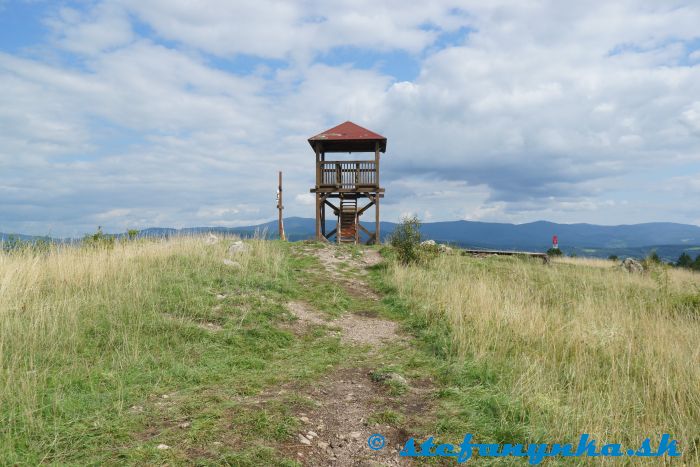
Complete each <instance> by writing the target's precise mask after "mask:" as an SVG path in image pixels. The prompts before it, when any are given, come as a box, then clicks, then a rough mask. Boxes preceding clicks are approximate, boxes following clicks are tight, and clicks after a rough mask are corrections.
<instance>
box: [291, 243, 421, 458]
mask: <svg viewBox="0 0 700 467" xmlns="http://www.w3.org/2000/svg"><path fill="white" fill-rule="evenodd" d="M303 251H304V252H305V253H308V254H313V255H315V256H316V257H317V258H318V259H319V260H320V262H321V264H322V265H323V266H324V268H325V272H326V273H327V275H328V276H330V277H332V278H333V279H334V280H336V281H337V283H339V284H341V285H342V286H343V287H344V289H345V290H346V291H347V292H348V294H350V295H351V296H352V297H355V298H357V299H361V300H380V297H379V296H378V295H377V294H376V293H375V292H373V291H372V290H371V289H370V287H369V286H368V284H367V283H366V282H365V281H364V280H363V278H362V277H363V276H364V275H366V274H367V268H368V267H370V266H372V265H375V264H377V263H379V262H381V256H380V255H379V253H378V252H377V251H376V250H372V249H363V250H360V251H361V254H360V255H357V252H356V251H355V254H352V253H350V252H348V251H347V250H344V249H342V248H337V247H334V246H325V247H323V248H304V249H303ZM288 309H289V310H290V312H292V313H293V314H294V315H295V316H296V317H297V318H298V321H297V322H296V324H295V331H296V332H305V331H306V330H307V329H308V328H309V327H311V326H313V325H324V326H328V327H329V328H331V329H334V330H336V331H335V332H337V333H338V335H339V336H340V338H341V341H342V342H345V343H346V344H351V345H362V346H365V347H366V348H367V352H366V354H365V355H366V356H367V358H366V359H365V360H366V361H361V362H354V363H355V365H351V366H347V367H342V368H339V369H337V370H334V371H333V372H331V373H330V374H328V375H326V376H325V377H324V378H322V379H321V380H320V381H317V382H315V383H314V386H313V387H312V388H310V389H309V388H307V392H306V394H307V396H308V397H309V398H310V399H312V400H313V402H314V403H315V408H314V409H313V410H307V411H306V412H299V413H297V414H296V415H297V416H298V418H299V419H300V421H301V422H302V423H303V429H302V431H300V432H299V433H298V434H297V437H296V440H295V442H293V443H292V444H289V445H287V446H285V447H284V448H283V449H284V450H285V451H286V453H287V455H289V457H293V458H296V459H297V460H298V461H299V462H301V463H302V464H303V465H307V466H321V465H339V466H346V465H347V466H371V465H386V466H395V465H409V464H411V462H410V461H409V460H408V459H406V458H402V457H400V456H399V455H398V453H399V450H400V449H401V447H402V446H403V444H404V443H405V441H406V440H407V439H408V438H409V437H410V436H411V434H410V433H409V432H407V431H406V429H405V428H403V426H410V424H411V423H412V422H415V421H416V420H420V419H425V417H426V414H427V413H430V410H429V406H430V400H431V399H430V394H431V389H432V388H431V385H430V384H429V382H426V381H407V380H406V379H405V378H404V377H403V376H401V375H399V374H395V373H387V374H378V373H377V372H376V371H374V370H375V369H376V364H377V361H376V359H375V360H374V361H372V357H373V356H376V355H377V354H378V353H379V352H380V351H381V349H382V348H383V346H385V345H390V344H392V343H397V342H400V341H402V340H404V341H405V340H406V339H407V338H406V337H405V336H402V335H401V334H400V332H399V330H398V326H397V324H396V323H395V322H394V321H390V320H387V319H383V318H381V317H377V316H371V313H363V312H361V311H360V312H355V313H345V314H343V315H342V316H341V317H340V318H337V319H335V320H331V319H329V318H328V317H327V314H324V313H321V312H319V310H315V309H314V308H313V307H311V306H310V305H308V304H306V303H303V302H291V303H289V304H288ZM368 315H370V316H368ZM399 420H400V422H399ZM374 433H380V434H381V435H383V436H384V437H385V438H386V446H385V447H384V448H383V449H381V450H377V451H374V450H372V449H370V448H369V447H368V444H367V442H368V438H369V436H370V435H372V434H374Z"/></svg>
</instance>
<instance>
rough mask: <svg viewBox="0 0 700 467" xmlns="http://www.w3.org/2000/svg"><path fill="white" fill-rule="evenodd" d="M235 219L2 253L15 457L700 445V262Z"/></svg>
mask: <svg viewBox="0 0 700 467" xmlns="http://www.w3.org/2000/svg"><path fill="white" fill-rule="evenodd" d="M234 240H235V239H215V240H213V241H212V240H211V239H209V238H207V237H206V236H205V237H199V238H198V237H175V238H171V239H169V240H167V241H162V240H158V241H153V240H150V239H137V240H134V241H119V242H115V243H107V242H105V243H104V244H99V243H97V244H91V245H90V246H83V247H78V246H61V245H53V246H49V248H48V250H40V251H37V250H35V249H24V250H18V251H13V252H8V253H0V283H2V284H3V287H2V288H0V294H1V295H0V348H2V349H3V352H2V353H0V359H1V362H2V366H1V368H2V374H1V375H0V382H1V383H2V385H0V459H3V463H7V464H23V463H27V464H38V463H53V464H120V465H125V464H126V465H144V464H149V465H153V464H228V465H250V466H253V465H288V466H291V465H311V466H317V465H328V464H329V463H330V462H336V463H337V464H338V465H353V464H358V463H366V462H382V463H383V464H385V465H399V464H400V462H399V461H400V459H398V457H397V452H398V449H400V447H401V445H402V443H403V442H405V441H406V439H407V438H408V437H416V439H427V438H428V437H429V436H435V437H436V439H439V440H440V441H446V442H453V443H458V442H459V441H460V440H461V438H462V436H463V435H464V434H465V433H472V434H474V436H475V438H476V439H477V440H478V441H480V442H486V443H521V442H547V443H550V442H574V441H575V440H576V439H577V438H578V436H579V435H580V434H581V433H589V434H591V436H593V437H595V438H596V439H598V440H599V441H600V444H603V443H607V442H610V443H621V444H622V445H623V446H625V447H629V446H637V445H638V444H639V443H640V442H641V441H642V440H643V439H644V438H646V437H649V436H652V437H654V436H658V435H659V434H661V433H671V434H672V436H673V437H674V438H675V439H678V440H679V441H680V443H681V446H682V447H683V456H684V457H683V459H682V461H684V462H686V463H688V464H689V465H693V464H696V463H697V462H698V461H700V452H699V451H698V445H697V443H696V442H695V441H694V439H695V438H694V437H697V427H698V426H699V425H700V412H699V411H698V408H699V407H700V404H698V402H699V401H698V393H697V387H698V386H700V371H699V370H698V369H699V368H700V361H698V358H700V356H699V355H698V353H697V342H698V341H699V340H700V324H699V321H698V316H700V295H699V294H698V290H700V275H698V274H697V273H693V272H690V271H686V270H680V269H675V268H667V267H664V266H663V265H654V264H651V265H649V267H650V268H652V269H650V270H649V271H648V272H646V273H643V274H630V273H627V272H625V271H623V270H621V269H619V268H616V267H614V263H612V262H610V261H603V260H580V259H573V258H565V259H554V260H553V261H552V263H551V264H550V265H544V264H542V262H541V261H532V260H528V259H524V258H518V257H483V258H478V257H465V256H462V255H460V254H459V251H456V250H452V251H451V252H449V253H443V254H437V256H433V257H431V258H426V259H425V260H424V261H423V262H421V263H418V264H412V265H403V264H401V263H399V262H398V261H397V260H396V258H395V253H394V250H393V249H392V248H390V247H386V246H385V247H381V248H380V247H354V246H347V247H338V246H334V245H328V244H321V243H316V242H297V243H286V242H280V241H266V240H260V239H252V240H245V241H243V242H242V243H241V242H237V243H236V244H235V245H233V243H232V242H233V241H234ZM610 407H615V408H616V410H615V411H613V412H611V411H610ZM372 433H381V434H383V435H384V436H385V437H386V439H387V445H386V447H385V448H384V449H383V450H380V451H371V450H369V449H368V447H367V439H368V436H369V435H370V434H372ZM654 442H656V440H655V441H654Z"/></svg>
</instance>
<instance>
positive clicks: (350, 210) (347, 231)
mask: <svg viewBox="0 0 700 467" xmlns="http://www.w3.org/2000/svg"><path fill="white" fill-rule="evenodd" d="M358 233H359V232H358V228H357V199H356V198H348V199H346V198H341V200H340V212H339V213H338V233H337V235H336V238H337V239H338V243H358V240H359V236H358Z"/></svg>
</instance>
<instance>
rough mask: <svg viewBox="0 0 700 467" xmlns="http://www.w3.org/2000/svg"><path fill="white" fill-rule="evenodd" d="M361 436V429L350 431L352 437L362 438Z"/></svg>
mask: <svg viewBox="0 0 700 467" xmlns="http://www.w3.org/2000/svg"><path fill="white" fill-rule="evenodd" d="M360 436H362V433H360V432H359V431H353V432H352V433H350V437H351V438H352V439H360Z"/></svg>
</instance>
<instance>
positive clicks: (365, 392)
mask: <svg viewBox="0 0 700 467" xmlns="http://www.w3.org/2000/svg"><path fill="white" fill-rule="evenodd" d="M308 396H309V397H310V398H311V399H312V400H313V401H314V402H315V403H316V408H315V409H313V410H311V411H307V412H300V413H299V414H298V417H299V420H300V421H301V429H300V431H299V433H297V435H296V437H295V439H294V440H293V441H292V442H291V443H289V444H287V445H285V446H283V447H282V450H283V451H284V452H285V454H286V455H287V456H288V457H292V458H296V459H297V460H298V461H300V462H301V463H302V464H303V465H306V466H322V465H338V466H375V465H386V466H397V465H410V464H411V462H410V461H409V460H408V459H407V458H402V457H400V456H399V451H400V450H401V447H402V446H403V444H404V443H405V442H406V440H407V439H408V438H410V437H411V434H410V433H408V432H407V431H405V430H404V429H402V428H400V427H397V426H394V425H390V424H386V422H381V419H377V418H376V417H375V419H373V418H372V415H373V414H378V413H381V412H386V411H387V410H391V411H393V412H396V413H401V414H402V415H403V416H404V417H406V418H408V419H410V418H411V417H413V416H414V415H415V414H417V413H422V412H423V411H424V410H425V409H426V403H425V398H424V397H423V394H422V393H421V392H419V391H410V390H409V393H408V394H405V395H403V396H401V397H392V396H390V395H389V393H388V389H387V386H386V385H384V384H383V383H381V382H375V381H372V379H371V378H370V376H369V371H368V369H366V368H346V369H342V370H339V371H336V372H334V373H332V374H329V375H327V376H326V377H325V378H323V379H322V380H320V381H318V382H317V383H316V384H314V387H313V388H312V389H311V390H310V392H309V393H308ZM406 408H410V409H411V411H412V413H407V412H406ZM375 433H379V434H381V435H382V436H384V437H385V440H386V444H385V446H384V448H383V449H380V450H377V451H374V450H372V449H370V448H369V446H368V444H367V440H368V438H369V437H370V435H372V434H375Z"/></svg>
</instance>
